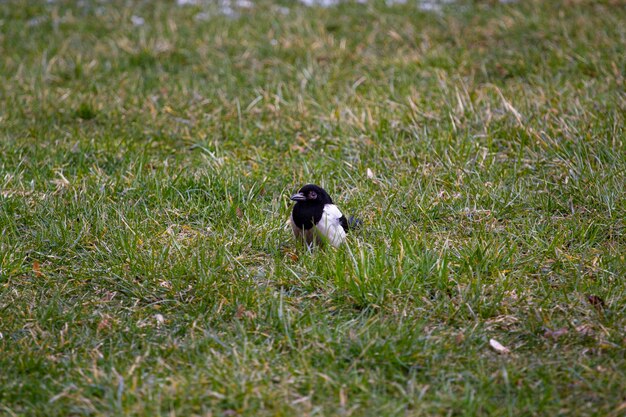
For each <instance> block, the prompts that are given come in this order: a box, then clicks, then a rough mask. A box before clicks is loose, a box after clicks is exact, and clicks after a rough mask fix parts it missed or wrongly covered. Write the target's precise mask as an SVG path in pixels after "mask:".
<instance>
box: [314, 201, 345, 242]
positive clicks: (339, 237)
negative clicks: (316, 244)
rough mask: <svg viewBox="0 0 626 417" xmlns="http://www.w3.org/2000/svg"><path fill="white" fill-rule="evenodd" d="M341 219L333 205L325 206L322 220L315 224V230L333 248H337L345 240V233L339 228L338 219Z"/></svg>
mask: <svg viewBox="0 0 626 417" xmlns="http://www.w3.org/2000/svg"><path fill="white" fill-rule="evenodd" d="M341 217H343V214H342V213H341V211H339V208H338V207H337V206H336V205H334V204H326V205H325V206H324V212H323V213H322V218H321V219H320V221H319V222H318V223H317V225H316V226H317V229H318V230H319V232H320V234H321V235H322V236H324V238H325V239H327V240H328V242H329V243H330V244H331V245H333V246H334V247H338V246H339V245H341V244H342V243H343V241H344V240H346V231H345V230H343V227H341V223H339V219H341Z"/></svg>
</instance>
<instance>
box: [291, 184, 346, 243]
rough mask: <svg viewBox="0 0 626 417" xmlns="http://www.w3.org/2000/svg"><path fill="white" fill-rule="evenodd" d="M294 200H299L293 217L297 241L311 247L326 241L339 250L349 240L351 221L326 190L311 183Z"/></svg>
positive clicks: (293, 227)
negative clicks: (347, 236)
mask: <svg viewBox="0 0 626 417" xmlns="http://www.w3.org/2000/svg"><path fill="white" fill-rule="evenodd" d="M291 199H292V200H294V201H296V205H295V206H294V207H293V211H292V212H291V218H290V223H291V228H292V230H293V234H294V235H295V236H296V239H304V241H305V242H306V244H307V246H309V247H311V246H312V245H313V244H323V243H324V242H328V243H330V244H331V245H332V246H334V247H338V246H340V245H341V244H342V243H343V242H344V241H345V240H346V232H347V230H348V221H347V219H346V217H345V216H344V215H343V214H342V213H341V211H340V210H339V208H338V207H337V206H336V205H335V204H333V200H332V199H331V198H330V196H329V195H328V193H327V192H326V191H325V190H324V189H323V188H321V187H319V186H317V185H313V184H307V185H305V186H304V187H302V188H301V189H300V191H299V192H298V193H297V194H294V195H293V196H292V197H291Z"/></svg>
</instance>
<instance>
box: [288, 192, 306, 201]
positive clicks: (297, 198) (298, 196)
mask: <svg viewBox="0 0 626 417" xmlns="http://www.w3.org/2000/svg"><path fill="white" fill-rule="evenodd" d="M291 199H292V200H293V201H305V200H306V196H305V195H304V194H302V193H298V194H294V195H292V196H291Z"/></svg>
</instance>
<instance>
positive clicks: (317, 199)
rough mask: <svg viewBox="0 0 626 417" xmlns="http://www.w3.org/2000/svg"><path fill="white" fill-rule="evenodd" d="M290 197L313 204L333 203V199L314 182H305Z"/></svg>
mask: <svg viewBox="0 0 626 417" xmlns="http://www.w3.org/2000/svg"><path fill="white" fill-rule="evenodd" d="M291 199H292V200H293V201H297V202H301V201H302V202H307V203H313V204H332V203H333V200H332V199H331V198H330V196H329V195H328V193H327V192H326V190H324V189H323V188H322V187H320V186H317V185H314V184H307V185H305V186H304V187H302V188H300V191H298V192H297V193H296V194H294V195H292V196H291Z"/></svg>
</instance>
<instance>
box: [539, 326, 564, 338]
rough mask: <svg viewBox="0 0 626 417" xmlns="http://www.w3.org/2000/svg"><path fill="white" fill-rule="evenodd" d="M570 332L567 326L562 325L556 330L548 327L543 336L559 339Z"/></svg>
mask: <svg viewBox="0 0 626 417" xmlns="http://www.w3.org/2000/svg"><path fill="white" fill-rule="evenodd" d="M568 332H569V330H568V329H567V327H561V328H560V329H556V330H550V329H546V331H545V333H544V334H543V337H545V338H547V339H553V340H557V339H558V338H559V337H561V336H565V335H566V334H567V333H568Z"/></svg>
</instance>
